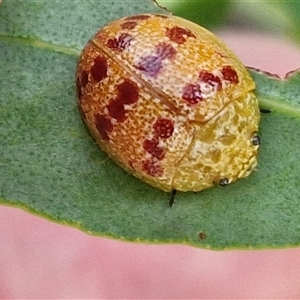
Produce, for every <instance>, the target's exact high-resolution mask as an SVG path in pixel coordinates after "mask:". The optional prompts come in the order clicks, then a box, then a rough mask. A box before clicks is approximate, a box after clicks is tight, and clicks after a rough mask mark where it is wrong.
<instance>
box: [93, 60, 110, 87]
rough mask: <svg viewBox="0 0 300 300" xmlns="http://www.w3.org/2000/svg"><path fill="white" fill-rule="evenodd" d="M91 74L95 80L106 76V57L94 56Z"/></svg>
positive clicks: (97, 80)
mask: <svg viewBox="0 0 300 300" xmlns="http://www.w3.org/2000/svg"><path fill="white" fill-rule="evenodd" d="M91 75H92V77H93V78H94V80H95V81H96V82H99V81H101V80H102V79H104V78H105V77H106V76H107V59H106V58H105V57H103V56H98V57H96V58H95V60H94V65H93V66H92V68H91Z"/></svg>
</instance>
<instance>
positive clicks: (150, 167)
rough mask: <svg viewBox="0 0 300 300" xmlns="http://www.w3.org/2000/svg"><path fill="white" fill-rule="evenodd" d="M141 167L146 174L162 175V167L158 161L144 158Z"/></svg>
mask: <svg viewBox="0 0 300 300" xmlns="http://www.w3.org/2000/svg"><path fill="white" fill-rule="evenodd" d="M142 167H143V170H144V171H145V172H146V173H147V174H149V175H151V176H153V177H160V176H162V175H163V169H162V167H161V166H160V165H159V164H158V162H155V161H152V160H146V161H144V162H143V163H142Z"/></svg>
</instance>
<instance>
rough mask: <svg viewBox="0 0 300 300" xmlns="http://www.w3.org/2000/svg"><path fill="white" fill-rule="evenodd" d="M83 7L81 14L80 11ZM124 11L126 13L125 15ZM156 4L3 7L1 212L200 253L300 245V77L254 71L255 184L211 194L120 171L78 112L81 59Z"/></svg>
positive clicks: (17, 0) (66, 2)
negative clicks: (21, 212) (173, 190)
mask: <svg viewBox="0 0 300 300" xmlns="http://www.w3.org/2000/svg"><path fill="white" fill-rule="evenodd" d="M75 4H76V5H75ZM113 4H114V5H113ZM154 11H156V12H158V11H160V12H162V10H161V9H159V8H157V7H156V6H155V5H154V4H153V3H152V2H151V1H146V0H144V1H142V0H140V1H139V2H137V1H134V0H132V1H117V2H115V1H107V0H105V1H104V0H103V1H100V0H98V1H95V0H94V1H76V2H74V1H73V0H61V1H58V0H57V1H46V0H43V1H42V0H40V1H33V0H31V1H26V2H25V1H22V0H14V1H11V0H6V1H3V3H2V5H1V6H0V69H1V72H0V82H1V83H2V84H1V86H0V140H1V146H0V201H1V202H2V203H3V204H7V205H12V206H16V207H21V208H23V209H27V210H28V211H30V212H33V213H36V214H38V215H40V216H44V217H48V218H49V219H51V220H54V221H57V222H60V223H64V224H69V225H72V226H75V227H77V228H80V229H81V230H84V231H86V232H89V233H92V234H95V235H100V236H108V237H114V238H118V239H125V240H131V241H143V242H151V243H153V242H155V243H167V242H173V243H186V244H189V245H195V246H198V247H206V248H214V249H225V248H261V247H286V246H296V245H299V244H300V234H299V229H300V221H299V220H300V201H299V199H300V189H299V182H300V151H299V150H298V149H299V145H300V135H299V133H298V130H299V126H300V96H299V95H300V74H299V73H295V74H293V75H291V76H290V77H289V78H288V79H286V80H283V81H282V80H279V79H278V78H273V77H270V76H267V75H265V74H263V73H261V72H257V71H252V72H253V76H254V78H255V81H256V83H257V93H258V96H259V99H260V101H261V105H263V106H264V107H266V108H270V109H271V110H272V113H271V114H265V115H262V122H261V137H262V146H261V150H260V154H259V165H258V167H257V171H256V172H254V173H253V174H251V176H249V177H248V178H247V179H243V180H239V181H238V182H236V183H234V184H232V185H230V186H228V187H226V188H223V187H216V188H212V189H208V190H205V191H203V192H201V193H198V194H194V193H179V194H178V195H177V198H176V204H175V205H174V206H173V207H172V208H169V207H168V200H169V196H170V195H169V194H167V193H164V192H162V191H159V190H156V189H154V188H152V187H150V186H149V185H147V184H145V183H143V182H141V181H139V180H138V179H136V178H133V177H132V176H130V175H129V174H127V173H126V172H124V171H123V170H122V169H120V168H119V167H118V166H116V165H115V164H114V163H113V162H111V161H110V160H109V159H108V158H107V157H106V155H105V154H104V153H102V152H101V151H100V150H99V148H98V146H97V145H95V143H94V141H93V140H92V138H91V137H90V135H89V134H88V133H87V131H86V128H85V126H84V125H83V123H82V120H81V118H80V115H79V113H78V109H77V106H76V97H75V84H74V81H75V80H74V74H75V68H76V62H77V59H78V55H79V53H80V49H81V48H82V47H83V46H84V44H85V42H86V41H87V40H88V39H89V38H90V36H91V35H92V33H93V32H94V31H96V29H97V28H98V27H101V26H103V25H104V24H105V23H107V22H108V21H109V20H111V19H115V18H119V17H121V16H123V15H125V14H133V13H138V12H154Z"/></svg>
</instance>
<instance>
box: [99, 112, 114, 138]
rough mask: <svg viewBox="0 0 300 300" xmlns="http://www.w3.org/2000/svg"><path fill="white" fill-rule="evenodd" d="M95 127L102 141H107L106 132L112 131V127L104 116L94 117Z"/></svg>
mask: <svg viewBox="0 0 300 300" xmlns="http://www.w3.org/2000/svg"><path fill="white" fill-rule="evenodd" d="M95 125H96V128H97V130H98V132H99V133H100V135H101V136H102V138H103V139H104V140H109V136H108V134H107V133H108V132H111V131H112V130H113V125H112V123H111V120H110V119H108V118H107V117H106V116H105V115H100V114H96V115H95Z"/></svg>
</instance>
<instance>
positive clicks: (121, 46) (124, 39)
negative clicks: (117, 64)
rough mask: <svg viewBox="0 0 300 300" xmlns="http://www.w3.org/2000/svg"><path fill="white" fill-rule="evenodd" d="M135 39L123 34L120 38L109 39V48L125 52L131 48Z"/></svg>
mask: <svg viewBox="0 0 300 300" xmlns="http://www.w3.org/2000/svg"><path fill="white" fill-rule="evenodd" d="M132 40H133V37H132V36H131V35H130V34H128V33H122V34H121V35H120V36H119V37H117V38H113V39H109V40H108V41H107V46H108V47H109V48H111V49H114V50H120V51H123V50H125V49H126V48H128V47H129V46H130V43H131V41H132Z"/></svg>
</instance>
